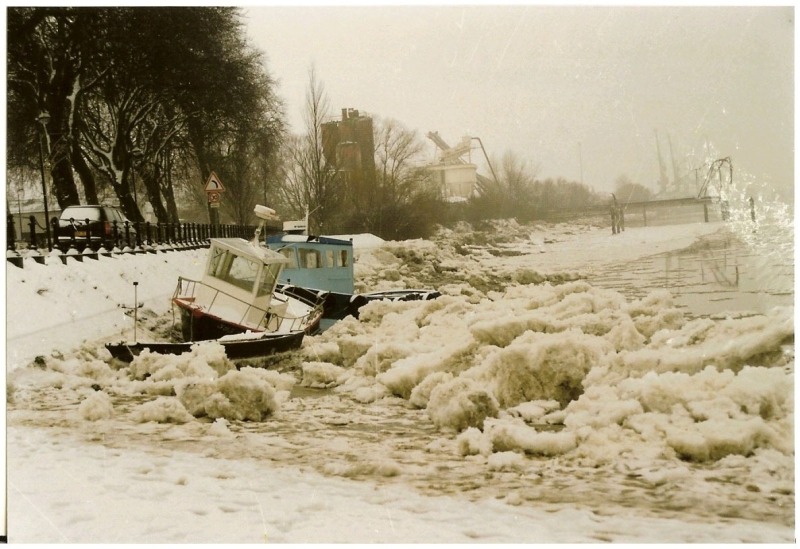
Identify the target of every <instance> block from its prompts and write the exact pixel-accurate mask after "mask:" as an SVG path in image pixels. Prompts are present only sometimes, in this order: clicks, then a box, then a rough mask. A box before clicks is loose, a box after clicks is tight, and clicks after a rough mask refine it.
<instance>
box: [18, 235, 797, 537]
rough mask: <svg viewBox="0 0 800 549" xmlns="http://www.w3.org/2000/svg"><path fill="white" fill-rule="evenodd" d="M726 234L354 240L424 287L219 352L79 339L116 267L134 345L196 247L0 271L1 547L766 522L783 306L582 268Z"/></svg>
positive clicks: (164, 322)
mask: <svg viewBox="0 0 800 549" xmlns="http://www.w3.org/2000/svg"><path fill="white" fill-rule="evenodd" d="M775 225H780V224H775ZM736 227H737V226H736V225H734V224H729V225H726V226H723V225H722V224H714V223H711V224H692V225H680V226H666V227H650V228H629V229H628V230H627V231H625V232H624V233H622V234H621V235H617V236H613V237H612V236H611V235H610V234H608V233H609V231H608V230H607V229H604V228H603V229H600V228H593V227H590V226H580V225H566V224H560V225H536V226H520V225H517V224H516V223H514V222H513V221H509V222H502V223H499V222H498V223H496V224H495V225H494V226H493V227H492V228H491V230H488V231H475V230H473V229H471V228H469V227H466V226H462V227H459V228H456V229H455V230H450V231H442V232H441V233H440V234H439V235H437V236H436V237H435V238H433V239H432V240H431V241H422V240H420V241H406V242H386V243H382V244H381V243H375V242H371V239H364V241H365V242H366V241H367V240H369V241H370V242H371V245H369V246H363V247H361V246H359V245H358V244H356V252H357V258H358V260H357V264H356V272H357V277H358V282H359V287H361V288H363V289H370V290H373V289H376V290H377V289H390V288H398V287H437V288H439V289H440V290H441V291H442V293H443V295H442V297H440V298H438V299H436V300H433V301H426V302H397V303H391V302H378V303H372V304H370V305H368V306H367V307H366V308H365V309H362V314H361V315H360V319H358V320H356V319H353V318H348V319H345V320H343V321H340V322H339V323H337V324H336V325H334V326H333V327H332V328H331V329H329V330H327V331H326V332H325V333H323V334H321V335H318V336H315V337H308V338H306V340H305V342H304V345H303V348H302V349H301V350H300V351H297V352H293V353H288V354H286V355H284V356H281V357H273V358H271V359H268V360H264V361H261V362H260V363H256V362H254V361H250V362H247V361H245V362H240V363H239V364H236V365H234V364H233V363H231V362H230V361H229V360H228V359H227V358H226V357H225V356H224V353H222V352H221V347H219V346H218V345H216V344H214V343H207V344H203V345H199V346H197V347H195V348H194V350H193V351H192V352H191V353H187V354H186V355H184V356H181V357H162V356H157V355H147V354H143V355H142V356H140V357H138V358H137V359H136V360H135V361H134V362H133V363H132V364H130V365H123V364H121V363H116V362H115V361H112V360H111V359H110V357H109V356H108V354H107V352H106V351H105V349H104V348H103V347H102V344H103V343H104V342H105V341H111V340H119V339H125V338H130V336H131V335H132V329H133V328H132V319H131V317H130V314H129V313H130V312H128V313H126V312H125V310H124V309H123V308H122V306H124V307H129V306H130V304H131V303H133V301H134V297H133V286H132V283H133V282H134V281H138V282H139V285H138V286H137V292H138V299H139V301H141V302H143V307H142V308H141V309H140V310H139V313H138V314H139V319H140V324H139V326H138V328H137V329H138V330H139V339H140V340H144V339H146V338H150V337H166V336H167V335H168V334H169V333H170V331H171V329H172V315H171V312H170V309H169V303H168V298H169V296H170V295H171V293H172V289H173V287H174V284H175V282H176V279H177V276H180V275H183V276H189V277H196V276H198V274H199V272H198V271H199V268H200V267H201V266H202V264H203V260H204V251H203V250H196V251H181V252H168V253H159V254H157V255H140V256H124V257H123V256H118V257H114V258H101V259H100V260H99V261H96V262H95V261H87V262H84V263H75V264H74V265H69V266H63V265H61V264H60V262H58V263H55V262H53V263H51V264H48V265H38V264H34V263H32V262H31V263H26V265H25V268H24V269H17V268H16V267H13V266H8V267H7V269H6V275H7V307H8V311H7V312H8V315H9V319H10V320H9V322H8V327H7V365H8V366H7V368H8V388H7V398H8V434H7V436H8V470H9V473H10V474H9V488H8V506H9V515H8V531H9V539H10V540H11V541H12V542H14V541H19V542H66V541H69V542H85V543H88V542H130V541H137V542H197V543H201V542H252V543H260V542H264V541H271V542H323V541H326V542H363V543H370V542H484V543H486V542H497V543H500V542H529V543H542V542H609V541H610V542H656V541H658V542H725V541H728V542H785V541H791V540H793V539H794V440H793V428H794V422H793V414H794V400H793V379H794V368H793V360H794V345H793V334H794V327H793V308H792V306H791V300H789V302H788V304H787V306H784V307H775V308H770V309H769V310H765V311H759V312H748V313H747V314H730V315H717V316H714V317H713V318H711V317H708V316H695V315H691V314H688V311H686V310H684V309H682V308H679V307H676V305H675V303H674V300H673V296H672V295H671V294H670V293H669V292H668V291H666V290H664V289H660V288H659V286H658V283H657V282H654V281H652V280H644V279H643V280H642V281H641V282H642V285H644V286H646V287H649V288H650V289H651V291H649V292H647V293H646V295H645V296H644V297H640V298H639V297H630V296H628V295H626V294H624V293H621V292H620V291H617V290H615V289H613V288H609V287H598V286H595V285H592V284H591V283H590V282H589V281H590V280H591V279H592V276H593V275H594V274H595V273H602V272H604V271H605V270H607V268H608V267H609V266H610V265H611V264H612V263H613V264H617V265H618V264H620V263H621V262H627V261H633V260H636V259H638V258H642V257H644V256H649V255H653V254H657V253H661V252H666V251H669V250H676V249H681V248H685V247H687V246H689V245H691V244H693V243H694V242H696V241H697V239H698V238H701V237H704V236H708V235H711V234H713V233H718V232H719V231H733V232H734V233H735V232H736ZM760 229H762V228H760ZM774 230H775V231H781V230H784V231H785V230H787V227H780V226H776V227H774ZM762 234H764V235H766V234H768V231H767V230H766V227H764V228H763V229H762ZM790 234H791V233H790ZM748 238H750V237H749V234H748ZM755 242H757V241H755ZM749 245H755V244H752V243H749ZM21 318H25V319H26V321H25V322H17V321H16V320H11V319H21ZM237 366H238V369H237Z"/></svg>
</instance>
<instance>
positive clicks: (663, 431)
mask: <svg viewBox="0 0 800 549" xmlns="http://www.w3.org/2000/svg"><path fill="white" fill-rule="evenodd" d="M792 317H793V312H792V310H791V309H790V308H776V309H774V310H772V311H770V312H769V313H767V314H764V315H754V316H750V317H742V318H720V319H710V318H703V319H687V318H686V317H685V316H684V315H683V313H682V312H681V311H680V310H678V309H676V308H674V306H673V302H672V298H671V295H670V294H669V293H668V292H665V291H663V290H658V291H655V292H652V293H651V294H649V295H647V296H646V297H644V298H642V299H638V300H630V301H628V300H627V299H626V298H625V297H624V296H622V295H621V294H619V293H617V292H614V291H610V290H602V289H599V288H594V287H592V286H591V285H589V284H587V283H586V282H582V281H571V282H566V283H564V284H552V283H545V284H542V285H533V286H531V285H510V286H508V287H507V288H506V289H505V291H503V292H490V293H489V294H487V295H486V296H485V297H483V298H481V299H479V300H474V299H472V298H471V296H469V295H444V296H442V297H440V298H438V299H436V300H434V301H429V302H403V303H391V302H379V303H371V304H370V305H368V306H367V307H365V308H364V313H363V315H362V318H361V321H360V322H357V321H353V320H351V321H347V322H344V323H340V324H337V325H334V326H333V327H332V328H331V329H330V330H328V331H327V332H326V333H324V334H322V335H320V336H317V337H314V338H309V339H308V341H307V346H306V348H305V351H304V352H305V353H306V354H307V355H309V357H310V355H311V354H312V353H313V351H314V349H316V348H317V347H319V348H323V349H325V350H326V351H325V354H326V360H327V361H328V362H327V364H328V365H327V366H326V368H330V367H331V366H330V365H336V366H338V367H341V368H345V369H346V371H347V374H344V375H343V373H342V372H341V371H340V370H334V371H335V372H336V376H337V378H339V379H346V381H345V382H344V383H342V384H341V385H339V387H338V389H337V390H338V391H340V392H341V393H344V394H350V395H351V396H353V398H356V399H357V400H359V401H362V402H364V401H370V400H365V398H369V399H372V400H374V399H379V398H383V397H385V396H389V395H394V396H399V397H401V398H403V399H406V400H407V401H408V402H409V404H410V405H412V406H414V407H416V408H422V409H425V411H426V412H427V415H428V417H429V418H430V420H431V422H432V423H433V424H434V425H435V426H436V427H437V428H438V429H440V430H441V431H442V432H443V433H460V434H457V436H456V441H457V447H458V452H459V453H460V454H461V455H464V456H469V455H478V454H479V455H485V456H490V455H491V454H492V453H497V452H516V453H518V454H530V455H541V456H551V457H552V456H562V457H563V458H566V459H576V460H582V461H583V462H586V463H598V464H602V463H609V462H611V461H612V460H614V459H618V458H619V456H621V455H622V456H629V457H630V458H632V457H633V456H634V455H635V452H636V451H637V448H638V449H639V451H641V449H642V447H645V448H646V449H647V450H646V451H647V452H650V453H651V454H652V455H653V456H657V458H658V459H666V460H679V461H680V460H688V461H719V460H721V459H724V458H726V456H731V455H740V456H744V457H747V456H754V455H756V454H758V453H760V452H764V451H776V452H777V453H778V454H779V455H781V456H783V459H784V460H790V459H791V455H792V452H793V442H792V436H791V432H792V431H791V429H792V425H793V423H792V418H793V412H794V401H793V397H792V392H791V391H792V386H793V369H792V361H793V352H789V353H787V345H790V344H791V341H792V339H793V335H794V326H793V318H792ZM334 342H336V344H337V347H338V349H339V353H338V354H337V353H336V352H335V350H334V347H332V343H334ZM367 394H368V395H369V396H368V397H367V396H366V395H367ZM496 459H497V460H499V461H493V465H492V467H496V468H499V469H504V468H507V467H508V468H513V465H512V464H511V463H512V462H514V458H513V457H512V456H510V455H507V456H505V457H504V458H496ZM506 459H508V460H509V464H508V465H503V463H504V461H503V460H506ZM786 463H788V462H787V461H784V464H783V465H782V467H783V466H786Z"/></svg>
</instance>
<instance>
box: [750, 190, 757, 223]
mask: <svg viewBox="0 0 800 549" xmlns="http://www.w3.org/2000/svg"><path fill="white" fill-rule="evenodd" d="M750 219H752V220H753V223H755V222H756V203H755V202H754V201H753V197H752V196H751V197H750Z"/></svg>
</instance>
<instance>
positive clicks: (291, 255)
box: [278, 248, 297, 269]
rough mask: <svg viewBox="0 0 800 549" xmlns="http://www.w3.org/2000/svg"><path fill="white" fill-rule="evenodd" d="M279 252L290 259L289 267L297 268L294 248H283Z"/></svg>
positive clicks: (287, 266)
mask: <svg viewBox="0 0 800 549" xmlns="http://www.w3.org/2000/svg"><path fill="white" fill-rule="evenodd" d="M278 252H279V253H280V254H281V255H282V256H283V257H285V258H286V259H288V260H289V264H288V265H286V268H287V269H296V268H297V256H295V255H294V248H281V249H280V250H278Z"/></svg>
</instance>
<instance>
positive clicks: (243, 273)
mask: <svg viewBox="0 0 800 549" xmlns="http://www.w3.org/2000/svg"><path fill="white" fill-rule="evenodd" d="M259 265H260V264H259V263H257V262H255V261H251V260H249V259H247V258H244V257H241V256H237V255H234V254H232V253H230V252H229V251H227V250H215V254H214V256H213V257H212V258H211V262H210V263H209V267H208V274H209V275H211V276H213V277H215V278H218V279H220V280H223V281H225V282H227V283H228V284H233V285H234V286H237V287H239V288H242V289H243V290H252V289H253V284H255V281H256V276H257V275H258V268H259Z"/></svg>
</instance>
